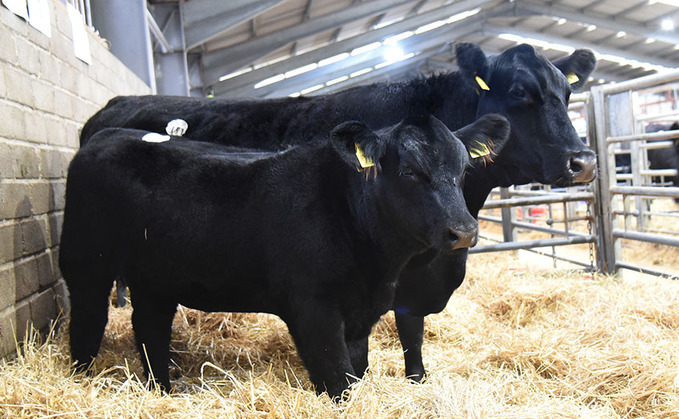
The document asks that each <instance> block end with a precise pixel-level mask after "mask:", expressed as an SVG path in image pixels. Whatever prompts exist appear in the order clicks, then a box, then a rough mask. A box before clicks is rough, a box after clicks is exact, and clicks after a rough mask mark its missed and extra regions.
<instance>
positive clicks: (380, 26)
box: [373, 17, 403, 29]
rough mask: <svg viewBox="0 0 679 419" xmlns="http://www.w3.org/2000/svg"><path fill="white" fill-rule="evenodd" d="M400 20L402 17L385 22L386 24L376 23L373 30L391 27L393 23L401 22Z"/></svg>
mask: <svg viewBox="0 0 679 419" xmlns="http://www.w3.org/2000/svg"><path fill="white" fill-rule="evenodd" d="M402 20H403V18H402V17H399V18H397V19H393V20H387V21H386V22H380V23H378V24H377V25H375V26H373V29H380V28H385V27H387V26H389V25H393V24H394V23H396V22H400V21H402Z"/></svg>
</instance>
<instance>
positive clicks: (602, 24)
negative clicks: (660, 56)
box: [516, 2, 679, 65]
mask: <svg viewBox="0 0 679 419" xmlns="http://www.w3.org/2000/svg"><path fill="white" fill-rule="evenodd" d="M516 7H517V13H519V14H525V15H542V16H549V17H552V16H555V17H562V18H564V19H567V20H571V21H576V22H580V23H585V24H588V25H596V26H597V27H598V28H604V29H608V30H610V31H614V32H618V31H619V30H621V29H624V30H625V32H627V33H630V34H636V35H639V36H642V37H645V38H655V39H656V40H658V41H663V42H667V43H668V44H672V45H676V44H679V35H676V34H674V33H669V32H667V33H662V32H659V31H657V30H649V28H648V27H646V26H642V25H639V24H637V23H634V22H633V21H630V20H625V19H621V18H618V17H612V18H611V17H607V18H603V17H601V18H599V17H596V16H593V15H591V14H584V13H580V12H573V11H568V10H564V9H561V8H557V7H549V6H545V5H539V4H533V3H525V2H517V6H516ZM675 65H676V64H675Z"/></svg>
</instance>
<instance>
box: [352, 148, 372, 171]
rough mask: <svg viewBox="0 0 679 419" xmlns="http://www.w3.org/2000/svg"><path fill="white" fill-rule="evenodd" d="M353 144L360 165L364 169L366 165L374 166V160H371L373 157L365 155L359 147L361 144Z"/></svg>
mask: <svg viewBox="0 0 679 419" xmlns="http://www.w3.org/2000/svg"><path fill="white" fill-rule="evenodd" d="M355 145H356V158H357V159H358V162H359V163H360V164H361V167H362V168H364V169H365V168H368V167H374V166H375V162H374V161H373V159H369V158H367V157H365V154H364V153H363V149H361V146H360V145H358V143H355Z"/></svg>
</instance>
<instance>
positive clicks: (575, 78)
mask: <svg viewBox="0 0 679 419" xmlns="http://www.w3.org/2000/svg"><path fill="white" fill-rule="evenodd" d="M566 80H568V83H569V84H574V83H577V82H579V81H580V77H578V75H577V74H575V73H568V75H567V76H566Z"/></svg>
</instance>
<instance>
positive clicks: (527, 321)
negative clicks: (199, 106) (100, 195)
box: [0, 0, 679, 418]
mask: <svg viewBox="0 0 679 419" xmlns="http://www.w3.org/2000/svg"><path fill="white" fill-rule="evenodd" d="M677 26H679V1H677V0H594V1H587V0H552V1H538V0H228V1H223V0H106V1H103V0H1V4H0V113H1V114H2V115H3V116H4V118H3V122H2V123H1V124H0V355H2V356H3V360H2V363H1V364H0V416H3V417H59V416H64V417H69V416H70V417H111V416H119V417H128V416H129V417H140V416H145V417H162V416H170V417H171V416H178V417H186V416H196V417H201V416H202V417H219V416H232V417H255V416H257V417H259V416H266V417H384V418H387V417H611V418H614V417H673V416H675V415H676V414H677V412H678V411H679V397H677V388H679V376H677V371H679V353H677V350H676V348H677V347H679V346H677V344H678V343H679V340H678V339H677V333H676V331H677V328H679V290H678V289H677V283H676V281H673V280H676V279H678V278H679V222H678V220H679V204H678V203H677V202H675V199H679V185H678V184H677V182H676V181H674V180H673V179H674V178H675V177H677V176H679V174H678V173H677V171H678V170H679V167H667V166H658V165H657V164H656V163H655V162H654V157H653V156H654V155H658V154H661V155H669V154H671V153H673V151H672V150H674V149H677V150H678V151H677V153H679V148H678V147H677V146H676V144H677V141H679V131H671V124H672V123H673V122H676V121H679V29H678V28H677ZM461 42H472V43H475V44H477V45H479V46H480V47H481V48H482V50H483V51H484V52H485V53H486V55H489V56H490V55H496V54H499V53H501V52H502V51H504V50H506V49H508V48H511V47H513V46H516V45H518V44H523V43H525V44H529V45H532V46H534V47H535V49H536V51H537V52H539V53H540V54H542V55H544V56H545V57H547V58H548V59H549V60H556V59H558V58H562V57H565V56H567V55H569V54H571V53H572V52H573V51H574V50H575V49H578V48H587V49H590V50H592V51H593V52H594V53H595V55H596V58H597V65H596V68H595V70H594V72H593V73H592V75H591V77H590V78H589V79H588V80H587V81H586V84H585V86H584V87H583V89H581V90H580V91H579V92H574V94H573V95H572V96H571V101H570V104H569V108H568V111H569V117H570V119H571V121H572V123H573V125H574V127H575V128H576V131H577V132H578V134H579V135H580V137H581V138H582V140H583V141H584V142H585V143H586V144H587V145H588V146H589V147H590V148H591V149H593V150H595V151H596V153H597V156H598V160H599V169H598V175H597V179H596V180H595V181H594V182H592V183H591V184H588V185H581V186H577V187H570V188H555V187H550V186H548V185H540V184H529V185H521V186H514V187H510V188H498V189H497V190H495V191H493V193H492V194H491V196H490V198H489V200H488V202H487V204H486V207H485V209H484V210H483V211H482V212H481V214H480V216H479V221H480V225H481V228H480V231H481V233H480V240H479V244H478V245H477V246H476V247H475V248H474V249H472V250H471V252H470V253H471V255H470V259H469V261H470V262H469V264H468V267H469V271H468V274H467V279H468V280H467V281H466V282H465V284H464V285H463V287H462V288H461V289H460V291H459V292H456V293H455V294H454V296H453V298H452V300H451V303H450V305H449V307H448V308H447V309H446V310H445V311H444V312H443V313H441V314H440V315H437V316H438V317H437V316H429V317H431V319H429V320H428V322H427V323H426V326H427V329H426V332H425V345H428V346H429V348H431V349H428V351H429V352H425V355H426V362H427V364H426V366H427V369H428V371H432V372H433V374H432V375H431V377H430V380H429V381H427V382H425V383H424V385H422V386H420V387H418V386H415V385H412V384H411V383H409V382H407V381H406V380H404V379H403V377H402V375H403V374H402V372H403V371H402V369H403V367H402V362H403V361H402V357H403V355H402V353H401V348H400V344H399V342H398V333H397V331H396V326H395V323H394V318H393V315H392V314H389V315H387V316H385V318H384V319H383V321H382V322H380V323H379V324H378V325H377V326H376V327H375V331H374V333H373V336H371V342H370V351H371V366H373V367H372V368H373V370H372V371H371V372H370V374H369V375H368V376H367V378H366V380H365V381H363V382H361V384H360V385H358V386H356V388H355V390H354V391H353V395H352V397H351V398H350V399H349V401H348V402H347V403H346V404H343V405H339V406H338V405H335V404H333V403H332V402H331V401H330V400H329V399H327V398H326V399H323V398H317V397H316V396H315V394H314V391H313V389H312V388H311V385H310V384H309V381H308V377H307V376H306V375H305V374H306V373H305V370H304V368H303V365H302V363H301V360H300V359H299V357H297V355H296V353H295V348H294V344H293V343H292V341H291V340H290V338H289V336H288V333H287V329H286V328H285V325H284V324H282V322H280V320H279V319H276V318H274V317H273V316H263V315H254V314H207V313H200V312H196V311H192V310H188V309H186V310H181V312H180V314H179V315H178V316H177V318H176V321H175V325H174V326H173V328H174V330H175V334H176V335H177V336H178V337H177V338H175V339H174V340H173V343H172V345H173V351H174V352H173V353H174V355H175V356H174V357H173V362H174V365H173V367H172V368H173V374H175V376H173V377H172V378H173V380H175V379H176V382H177V384H178V389H179V392H178V393H176V394H172V395H170V396H167V395H162V394H159V393H153V392H148V390H147V388H145V383H144V382H143V379H142V378H140V377H142V374H141V365H140V364H139V362H138V360H136V357H137V355H136V353H135V349H134V337H133V334H132V331H131V327H130V324H129V316H130V312H131V308H130V307H129V305H128V307H127V308H114V307H112V308H111V320H110V323H109V326H108V328H107V332H106V335H105V337H104V349H103V356H101V357H100V363H99V364H98V368H97V369H96V371H95V374H94V376H93V377H87V376H82V375H76V376H74V375H72V373H71V372H70V366H69V364H68V363H69V353H68V341H67V338H66V337H65V335H66V334H65V333H61V331H63V330H64V326H61V331H60V329H59V326H60V325H61V324H62V323H63V321H62V320H63V319H64V318H65V317H66V313H68V309H69V307H68V304H69V303H68V291H67V289H66V286H65V283H64V280H63V278H62V275H61V272H60V271H59V266H58V257H59V236H60V233H61V228H62V225H63V211H64V201H65V200H64V194H65V184H66V177H67V174H68V165H69V162H70V161H71V159H72V158H73V156H74V155H75V154H76V153H77V150H78V148H79V140H78V137H79V132H80V129H81V128H82V126H83V124H84V123H85V122H86V121H87V120H88V119H89V118H90V117H91V116H92V115H93V114H94V113H96V112H97V111H98V110H99V109H101V108H102V107H103V106H105V105H106V103H107V102H108V101H109V100H110V99H111V98H113V97H115V96H118V95H148V94H157V95H178V96H192V97H196V98H203V99H204V100H211V99H238V98H255V99H267V98H276V97H288V96H289V97H297V96H315V95H322V94H331V93H334V92H338V91H341V90H343V89H347V88H350V87H355V86H362V85H366V84H370V83H379V82H405V81H408V80H412V79H414V78H421V77H428V76H431V75H436V74H442V73H445V72H450V71H455V70H457V69H458V67H457V62H456V57H455V44H457V43H461ZM677 158H678V159H679V155H678V156H677ZM187 337H188V338H187ZM426 351H427V350H426ZM133 358H134V359H135V361H133V362H132V363H130V364H127V361H126V360H128V359H133ZM187 412H188V413H187Z"/></svg>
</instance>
